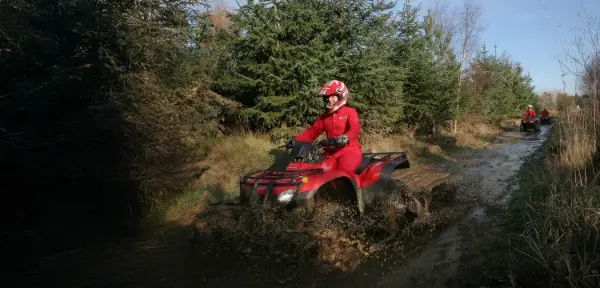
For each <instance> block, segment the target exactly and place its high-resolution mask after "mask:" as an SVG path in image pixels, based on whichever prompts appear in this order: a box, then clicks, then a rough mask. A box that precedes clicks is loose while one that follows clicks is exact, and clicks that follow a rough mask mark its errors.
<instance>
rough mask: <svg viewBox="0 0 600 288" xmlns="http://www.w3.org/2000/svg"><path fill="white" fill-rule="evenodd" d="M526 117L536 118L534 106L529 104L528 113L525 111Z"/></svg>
mask: <svg viewBox="0 0 600 288" xmlns="http://www.w3.org/2000/svg"><path fill="white" fill-rule="evenodd" d="M525 116H526V117H534V116H535V110H533V105H531V104H529V106H527V111H525Z"/></svg>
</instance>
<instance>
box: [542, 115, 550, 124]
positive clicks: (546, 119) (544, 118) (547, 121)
mask: <svg viewBox="0 0 600 288" xmlns="http://www.w3.org/2000/svg"><path fill="white" fill-rule="evenodd" d="M540 124H548V125H550V116H549V115H545V116H544V115H542V117H540Z"/></svg>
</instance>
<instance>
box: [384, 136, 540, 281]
mask: <svg viewBox="0 0 600 288" xmlns="http://www.w3.org/2000/svg"><path fill="white" fill-rule="evenodd" d="M549 129H550V127H548V126H546V127H544V126H542V130H541V131H540V132H538V133H529V132H528V133H525V134H523V133H518V132H508V133H506V134H505V135H504V136H503V137H502V139H501V140H502V143H501V144H493V145H490V146H488V147H486V149H482V150H470V151H467V152H465V153H464V154H462V155H460V157H456V158H455V159H453V161H451V162H449V163H446V164H445V165H442V166H441V167H438V168H437V169H438V171H440V172H438V175H440V174H446V175H447V176H446V177H444V178H443V179H436V180H435V181H433V182H434V183H436V182H440V181H457V182H458V183H460V184H459V189H458V191H459V193H460V194H459V195H458V196H459V197H462V198H463V201H462V202H461V203H469V202H470V203H473V205H469V206H470V207H468V209H469V212H468V213H466V215H465V216H464V217H462V218H461V219H460V220H458V221H456V222H455V224H453V225H450V226H449V227H447V228H446V229H444V231H443V232H442V233H441V234H440V235H439V236H438V237H436V238H435V239H434V240H433V241H430V242H429V243H428V244H427V246H426V248H424V249H423V251H424V252H423V253H420V254H419V255H418V256H415V257H414V258H412V259H410V260H409V261H406V262H405V264H404V265H403V266H402V267H401V268H400V269H397V270H395V271H394V272H392V273H390V274H388V275H386V276H385V277H383V278H382V279H380V280H379V281H378V282H377V283H376V284H375V283H374V285H373V287H448V285H449V282H451V281H452V280H453V279H454V277H455V276H456V275H457V274H458V273H459V269H460V266H461V261H460V260H461V257H462V256H463V255H464V254H466V253H468V250H469V247H470V246H471V243H470V242H472V241H474V240H475V239H474V238H476V237H477V235H478V234H480V233H482V230H485V229H486V227H485V225H486V222H487V221H488V220H489V219H487V215H486V211H487V208H488V207H497V206H498V205H502V204H504V203H505V202H506V200H508V198H509V197H510V192H511V191H512V190H513V189H514V188H516V187H517V185H518V183H517V182H516V177H515V176H516V173H517V172H518V170H519V168H520V167H521V164H523V161H524V159H525V157H526V156H528V155H530V154H532V153H533V152H535V151H536V150H537V149H538V148H540V146H541V145H542V143H543V142H544V141H545V140H546V137H547V134H548V132H549ZM441 171H443V172H441ZM417 173H418V172H417ZM429 181H431V180H429ZM417 185H419V183H417Z"/></svg>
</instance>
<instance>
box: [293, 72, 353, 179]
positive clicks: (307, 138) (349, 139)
mask: <svg viewBox="0 0 600 288" xmlns="http://www.w3.org/2000/svg"><path fill="white" fill-rule="evenodd" d="M318 95H319V96H321V97H323V101H324V102H325V113H323V114H322V115H321V116H319V118H317V120H315V122H314V123H313V124H312V126H310V127H308V128H307V129H306V130H304V132H302V133H300V134H299V135H298V136H296V138H294V139H293V140H290V141H289V142H288V145H290V146H291V144H292V141H294V140H295V141H303V142H311V141H314V140H315V139H316V138H317V137H319V135H321V133H323V131H325V133H326V134H327V138H334V139H336V142H337V146H338V147H337V148H324V150H325V155H328V156H333V158H335V159H336V160H337V169H339V170H342V171H345V172H347V173H349V174H350V175H352V174H353V173H355V171H356V169H357V168H358V166H360V163H361V162H362V148H361V147H360V143H358V135H359V133H360V122H359V121H358V113H356V110H354V109H353V108H351V107H348V106H347V104H348V88H347V87H346V84H344V83H343V82H342V81H338V80H331V81H329V82H327V83H325V85H324V86H323V87H322V88H321V91H320V92H319V94H318Z"/></svg>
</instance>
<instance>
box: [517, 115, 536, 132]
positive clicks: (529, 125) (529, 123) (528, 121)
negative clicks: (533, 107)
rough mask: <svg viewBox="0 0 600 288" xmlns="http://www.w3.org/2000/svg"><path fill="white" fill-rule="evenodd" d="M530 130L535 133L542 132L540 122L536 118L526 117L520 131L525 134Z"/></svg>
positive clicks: (522, 121)
mask: <svg viewBox="0 0 600 288" xmlns="http://www.w3.org/2000/svg"><path fill="white" fill-rule="evenodd" d="M529 129H533V130H534V131H535V132H538V131H540V120H538V119H537V118H536V117H535V116H525V117H524V118H523V119H522V120H521V127H520V131H521V132H525V131H527V130H529Z"/></svg>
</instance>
